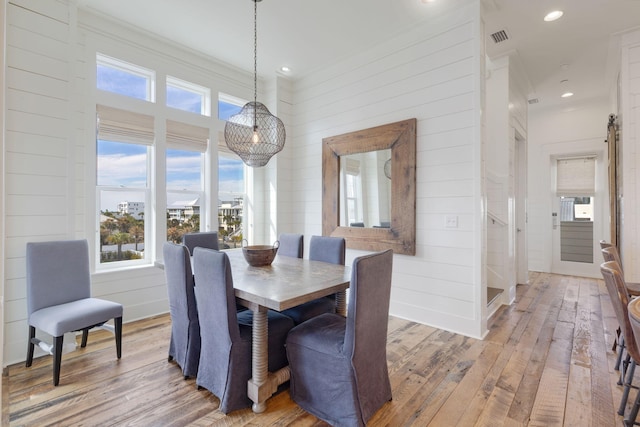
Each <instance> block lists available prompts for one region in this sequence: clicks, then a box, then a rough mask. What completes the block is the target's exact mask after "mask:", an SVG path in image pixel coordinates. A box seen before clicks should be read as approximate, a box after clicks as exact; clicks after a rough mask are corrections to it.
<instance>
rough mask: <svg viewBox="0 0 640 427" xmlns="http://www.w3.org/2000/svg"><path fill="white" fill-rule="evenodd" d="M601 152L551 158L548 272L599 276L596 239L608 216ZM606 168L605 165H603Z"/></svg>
mask: <svg viewBox="0 0 640 427" xmlns="http://www.w3.org/2000/svg"><path fill="white" fill-rule="evenodd" d="M602 157H603V156H602V154H601V153H599V154H591V153H590V154H584V155H565V156H557V157H555V158H553V159H552V167H551V170H552V174H553V175H554V176H553V178H552V182H554V183H555V184H554V192H555V195H554V197H553V198H552V212H551V228H552V260H551V272H552V273H557V274H568V275H575V276H585V277H600V271H599V266H600V264H601V261H602V258H601V256H600V251H599V243H598V242H599V240H600V236H601V235H602V229H603V228H602V227H603V226H604V224H605V219H606V218H607V214H606V212H605V211H608V209H606V205H607V203H606V201H607V198H606V197H603V192H602V189H603V186H602V185H599V183H601V182H603V178H604V177H605V176H606V175H605V173H606V172H605V171H603V161H602ZM605 169H606V168H605Z"/></svg>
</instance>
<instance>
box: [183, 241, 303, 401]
mask: <svg viewBox="0 0 640 427" xmlns="http://www.w3.org/2000/svg"><path fill="white" fill-rule="evenodd" d="M193 258H194V259H193V263H194V264H193V269H194V273H195V281H196V287H195V292H196V300H197V303H198V316H199V319H200V328H201V331H202V335H201V346H202V347H201V351H200V364H199V367H198V376H197V377H196V384H197V385H198V387H204V388H206V389H207V390H209V391H210V392H211V393H213V394H214V395H216V396H217V397H218V398H219V399H220V408H219V409H220V411H222V412H223V413H225V414H226V413H229V412H231V411H235V410H236V409H242V408H247V407H249V406H251V404H252V402H251V400H250V399H249V397H248V396H247V382H248V381H249V378H250V377H251V352H252V324H253V312H252V311H251V310H246V311H243V312H240V313H238V312H236V303H235V293H234V289H233V277H232V273H231V264H230V263H229V257H228V256H227V254H226V253H224V252H218V251H214V250H211V249H203V248H196V249H195V250H194V254H193ZM267 321H268V324H267V328H268V331H269V337H268V347H269V354H268V369H269V371H271V372H274V371H277V370H278V369H280V368H283V367H284V366H286V365H287V356H286V352H285V348H284V345H285V341H286V337H287V333H288V332H289V330H290V329H291V328H292V327H293V321H292V320H291V319H289V318H288V317H287V316H284V315H282V314H280V313H277V312H274V311H271V310H269V311H268V312H267Z"/></svg>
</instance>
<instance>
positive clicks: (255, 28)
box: [253, 0, 259, 131]
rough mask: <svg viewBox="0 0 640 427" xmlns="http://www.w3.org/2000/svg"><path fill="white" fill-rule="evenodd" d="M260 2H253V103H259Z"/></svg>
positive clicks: (255, 122)
mask: <svg viewBox="0 0 640 427" xmlns="http://www.w3.org/2000/svg"><path fill="white" fill-rule="evenodd" d="M258 1H259V0H253V102H254V103H257V102H258ZM256 114H257V112H256V109H255V108H254V109H253V130H254V131H255V130H256V129H257V128H258V118H257V116H256Z"/></svg>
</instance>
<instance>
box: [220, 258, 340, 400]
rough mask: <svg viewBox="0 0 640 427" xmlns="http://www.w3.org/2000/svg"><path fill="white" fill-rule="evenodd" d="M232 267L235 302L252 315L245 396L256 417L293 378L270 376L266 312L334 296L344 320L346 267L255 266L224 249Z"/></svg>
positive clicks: (304, 262)
mask: <svg viewBox="0 0 640 427" xmlns="http://www.w3.org/2000/svg"><path fill="white" fill-rule="evenodd" d="M225 252H226V253H227V255H228V256H229V261H230V263H231V274H232V276H233V287H234V289H235V296H236V301H237V302H238V303H239V304H240V305H242V306H244V307H247V308H248V309H250V310H252V311H253V331H252V334H253V335H252V339H253V342H252V350H253V351H252V360H251V378H250V379H249V383H248V385H247V394H248V396H249V398H250V399H251V401H253V405H252V409H253V411H254V412H256V413H260V412H264V411H265V410H266V401H267V399H268V398H269V397H271V396H272V395H273V394H274V393H275V392H276V391H277V389H278V386H279V385H280V384H282V383H284V382H286V381H288V380H289V375H290V373H289V367H288V366H285V367H284V368H282V369H279V370H278V371H276V372H268V369H267V366H268V339H267V338H268V330H267V324H268V322H267V311H268V310H275V311H283V310H286V309H288V308H291V307H295V306H298V305H300V304H304V303H305V302H308V301H312V300H314V299H316V298H320V297H324V296H328V295H331V294H336V312H337V313H338V314H340V315H343V316H345V315H346V311H347V306H346V290H347V288H348V287H349V281H350V279H351V269H350V267H348V266H344V265H339V264H331V263H327V262H321V261H312V260H308V259H302V258H293V257H287V256H282V255H276V257H275V259H274V260H273V262H272V263H271V265H267V266H263V267H252V266H250V265H249V264H248V263H247V261H246V260H245V258H244V255H243V253H242V249H231V250H227V251H225Z"/></svg>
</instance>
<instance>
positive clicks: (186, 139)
mask: <svg viewBox="0 0 640 427" xmlns="http://www.w3.org/2000/svg"><path fill="white" fill-rule="evenodd" d="M208 141H209V129H206V128H201V127H198V126H192V125H188V124H185V123H180V122H175V121H172V120H167V152H166V161H167V171H166V177H167V241H172V242H175V243H180V242H181V241H182V235H183V234H184V233H189V232H193V231H200V230H201V226H200V224H201V222H200V218H201V217H202V216H203V214H204V209H205V206H204V204H203V203H201V201H204V200H205V198H204V181H203V179H204V173H203V170H204V152H205V151H206V150H207V144H208Z"/></svg>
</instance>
